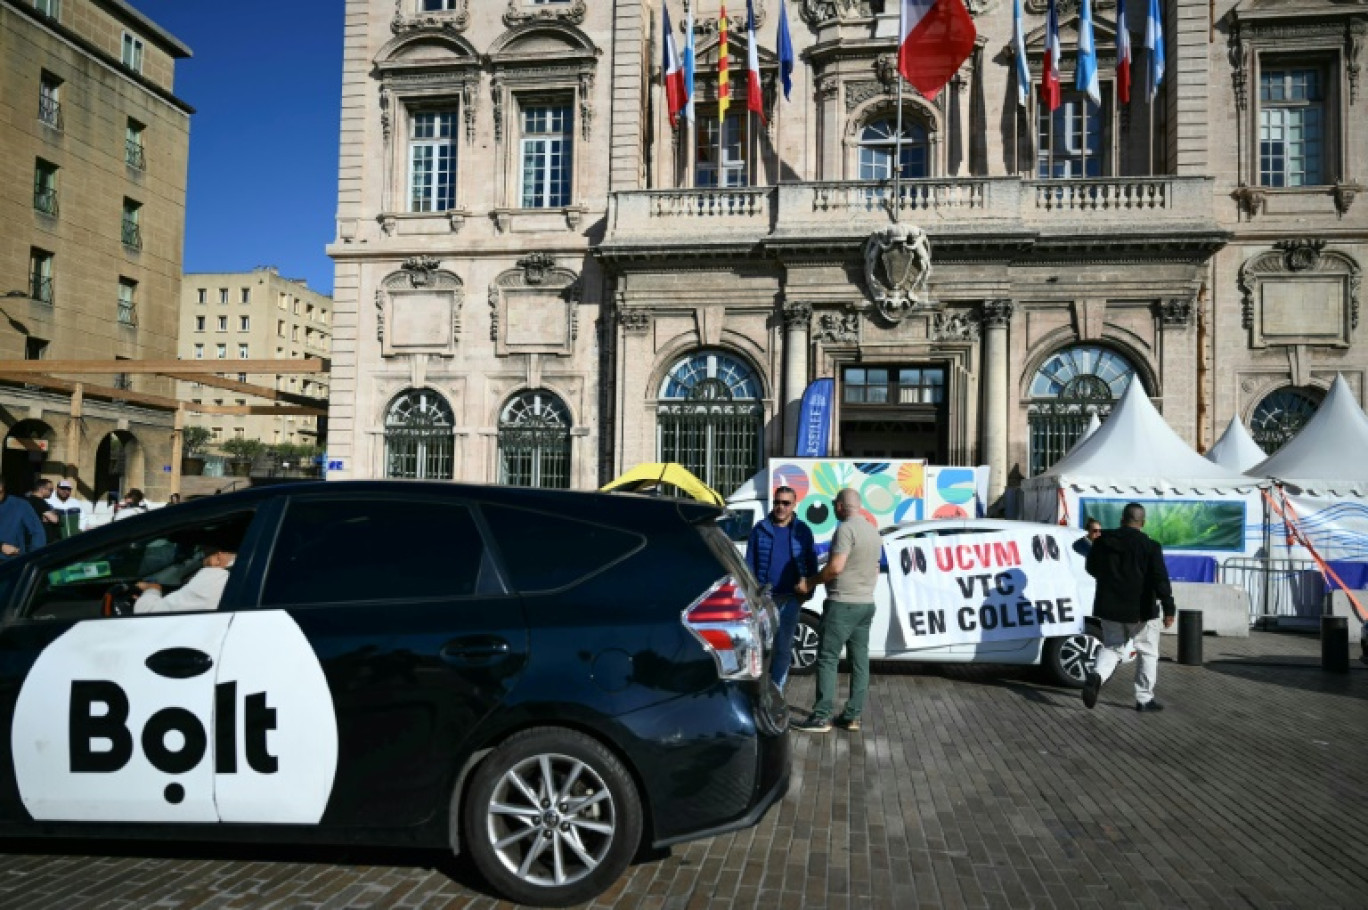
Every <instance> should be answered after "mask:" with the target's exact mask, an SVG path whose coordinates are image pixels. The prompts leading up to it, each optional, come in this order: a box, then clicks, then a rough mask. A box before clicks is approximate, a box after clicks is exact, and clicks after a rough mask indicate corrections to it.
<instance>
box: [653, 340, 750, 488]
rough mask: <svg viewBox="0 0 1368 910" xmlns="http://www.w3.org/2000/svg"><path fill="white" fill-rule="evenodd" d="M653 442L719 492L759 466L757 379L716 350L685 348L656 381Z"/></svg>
mask: <svg viewBox="0 0 1368 910" xmlns="http://www.w3.org/2000/svg"><path fill="white" fill-rule="evenodd" d="M658 421H659V423H658V428H657V433H658V435H657V448H658V451H659V453H660V455H659V458H660V460H661V461H674V462H678V463H679V464H681V465H683V466H684V467H686V468H688V469H689V470H690V471H692V472H693V473H694V474H695V475H697V476H698V478H699V479H700V480H702V481H703V482H704V483H706V484H707V485H708V486H710V487H712V488H713V489H714V490H717V491H718V492H719V493H721V494H722V495H723V496H726V495H727V494H729V493H731V491H732V490H735V489H736V488H737V487H739V486H740V485H741V484H743V483H745V482H746V480H748V479H749V478H750V477H751V475H753V474H754V473H755V472H756V471H758V470H759V469H760V457H761V450H762V447H763V446H762V439H763V429H764V414H763V409H762V407H761V404H760V381H759V379H758V378H757V377H756V375H755V371H754V370H752V369H751V368H750V366H749V365H747V364H746V363H745V362H744V361H742V360H740V359H738V358H736V357H733V356H731V355H730V354H724V353H722V352H720V351H700V352H698V353H694V354H690V355H689V356H687V357H685V358H683V359H682V360H680V361H678V362H677V363H675V365H674V366H672V367H670V370H669V372H668V373H666V374H665V380H664V381H663V382H662V383H661V385H660V405H659V412H658Z"/></svg>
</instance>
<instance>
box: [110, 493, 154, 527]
mask: <svg viewBox="0 0 1368 910" xmlns="http://www.w3.org/2000/svg"><path fill="white" fill-rule="evenodd" d="M146 512H147V498H146V497H145V496H143V491H142V490H139V489H138V488H137V487H133V488H132V489H130V490H129V491H128V492H127V493H125V494H124V498H123V501H122V502H120V503H119V504H118V505H117V506H115V507H114V520H115V521H122V520H124V519H125V518H132V517H133V516H134V515H143V514H145V513H146Z"/></svg>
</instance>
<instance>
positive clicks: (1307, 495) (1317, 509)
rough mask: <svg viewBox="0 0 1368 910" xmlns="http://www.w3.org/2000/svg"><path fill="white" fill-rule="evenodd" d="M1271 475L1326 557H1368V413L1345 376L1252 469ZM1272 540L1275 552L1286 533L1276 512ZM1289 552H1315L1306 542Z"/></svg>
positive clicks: (1256, 473)
mask: <svg viewBox="0 0 1368 910" xmlns="http://www.w3.org/2000/svg"><path fill="white" fill-rule="evenodd" d="M1247 473H1248V474H1249V476H1251V477H1260V478H1269V479H1271V480H1273V481H1274V482H1275V483H1276V484H1277V485H1278V487H1279V488H1280V490H1281V493H1276V492H1275V494H1274V498H1275V500H1277V501H1279V504H1280V506H1281V499H1282V495H1284V494H1285V495H1286V496H1287V498H1288V500H1289V502H1290V504H1291V506H1292V508H1293V509H1294V510H1295V512H1296V516H1297V522H1298V524H1299V525H1300V526H1301V529H1302V531H1303V532H1304V533H1305V534H1306V536H1307V538H1308V539H1309V540H1310V541H1311V543H1312V545H1313V546H1314V547H1315V548H1316V552H1317V553H1318V554H1319V555H1320V556H1321V557H1323V558H1325V559H1334V560H1354V561H1363V560H1365V559H1368V416H1365V415H1364V413H1363V409H1362V408H1360V407H1359V404H1358V401H1357V400H1356V399H1355V397H1354V393H1353V390H1352V389H1350V388H1349V384H1348V383H1347V382H1345V381H1344V377H1343V376H1338V377H1336V378H1335V382H1334V384H1333V385H1331V386H1330V392H1329V394H1327V395H1326V396H1325V401H1323V402H1322V403H1321V406H1320V410H1318V411H1317V412H1316V415H1315V416H1314V417H1312V418H1311V420H1309V421H1308V422H1307V424H1306V426H1304V427H1302V430H1301V432H1300V433H1298V434H1297V435H1296V436H1295V437H1293V438H1292V441H1291V442H1289V443H1287V445H1285V446H1283V447H1282V448H1281V449H1279V450H1278V451H1276V452H1274V453H1273V454H1272V455H1271V456H1269V458H1268V459H1267V460H1265V461H1263V462H1261V463H1260V464H1258V465H1255V466H1254V467H1253V468H1250V469H1249V471H1248V472H1247ZM1269 518H1270V522H1271V528H1270V535H1269V541H1270V544H1271V545H1272V547H1273V549H1274V551H1275V552H1278V551H1280V550H1283V548H1284V547H1285V546H1286V539H1287V537H1286V533H1285V529H1284V528H1283V526H1282V523H1281V521H1279V519H1278V517H1277V516H1276V515H1270V517H1269ZM1286 555H1288V556H1292V557H1294V558H1298V559H1306V558H1309V555H1310V554H1308V553H1306V551H1305V550H1303V549H1301V548H1300V547H1295V546H1294V547H1291V548H1288V549H1287V551H1286Z"/></svg>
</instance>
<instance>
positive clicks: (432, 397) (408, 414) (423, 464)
mask: <svg viewBox="0 0 1368 910" xmlns="http://www.w3.org/2000/svg"><path fill="white" fill-rule="evenodd" d="M453 423H454V421H453V419H452V416H451V406H450V405H448V404H447V403H446V399H444V398H443V397H442V396H441V395H439V394H437V393H436V392H435V391H433V390H432V389H409V390H408V391H407V392H402V393H400V394H399V395H396V396H395V398H394V400H393V401H391V402H390V405H389V409H388V410H387V411H386V412H385V476H386V477H402V478H410V479H418V480H451V478H452V476H453V474H452V449H453V445H454V442H453V439H454V437H453V436H452V424H453Z"/></svg>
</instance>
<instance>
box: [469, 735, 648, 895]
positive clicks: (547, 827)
mask: <svg viewBox="0 0 1368 910" xmlns="http://www.w3.org/2000/svg"><path fill="white" fill-rule="evenodd" d="M565 787H568V788H569V789H568V790H565V791H564V792H562V788H565ZM529 794H535V796H536V799H532V798H530V797H529ZM461 815H462V821H463V824H462V827H463V829H464V830H463V832H462V834H463V837H462V844H463V845H464V848H465V849H466V851H468V853H469V855H470V858H471V860H472V861H473V862H474V864H475V868H476V869H478V870H479V872H480V874H481V875H483V876H484V878H485V880H486V881H487V882H488V883H489V884H490V886H491V887H493V889H494V890H495V891H497V892H499V894H501V895H503V896H504V897H506V898H508V899H509V900H511V901H513V902H515V903H519V904H531V905H534V906H541V907H565V906H568V905H570V904H579V903H583V902H585V901H588V900H592V899H593V898H595V897H597V896H598V895H600V894H602V893H603V892H604V891H605V890H607V889H608V887H609V886H610V885H612V884H613V882H615V881H617V879H618V877H619V876H621V875H622V873H623V871H624V870H625V869H626V868H627V865H628V863H630V862H631V860H632V857H633V855H635V853H636V851H637V847H638V846H639V845H640V842H641V828H642V809H641V798H640V796H639V795H638V793H637V788H636V784H635V783H634V782H633V780H632V776H631V774H629V773H628V771H627V769H626V768H625V767H624V766H623V764H622V762H621V761H620V760H619V759H618V758H617V756H616V755H614V754H613V753H612V752H610V751H609V750H608V749H607V748H606V747H605V746H604V745H603V744H602V743H600V742H598V741H597V740H595V739H592V738H590V737H588V736H585V735H584V734H582V733H577V732H575V731H573V730H565V729H561V728H558V727H536V728H533V729H531V730H525V731H523V732H521V733H518V734H516V735H514V736H512V737H510V738H509V739H508V740H507V741H505V742H504V743H503V744H502V745H501V746H499V747H498V748H497V749H495V750H494V751H493V752H492V753H490V755H489V756H488V757H487V758H485V760H484V761H482V762H481V763H480V765H479V767H478V768H477V769H476V771H475V774H474V776H473V778H472V779H471V783H470V788H469V790H468V791H467V796H466V799H465V803H464V805H463V806H462V813H461ZM537 845H539V846H537Z"/></svg>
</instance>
